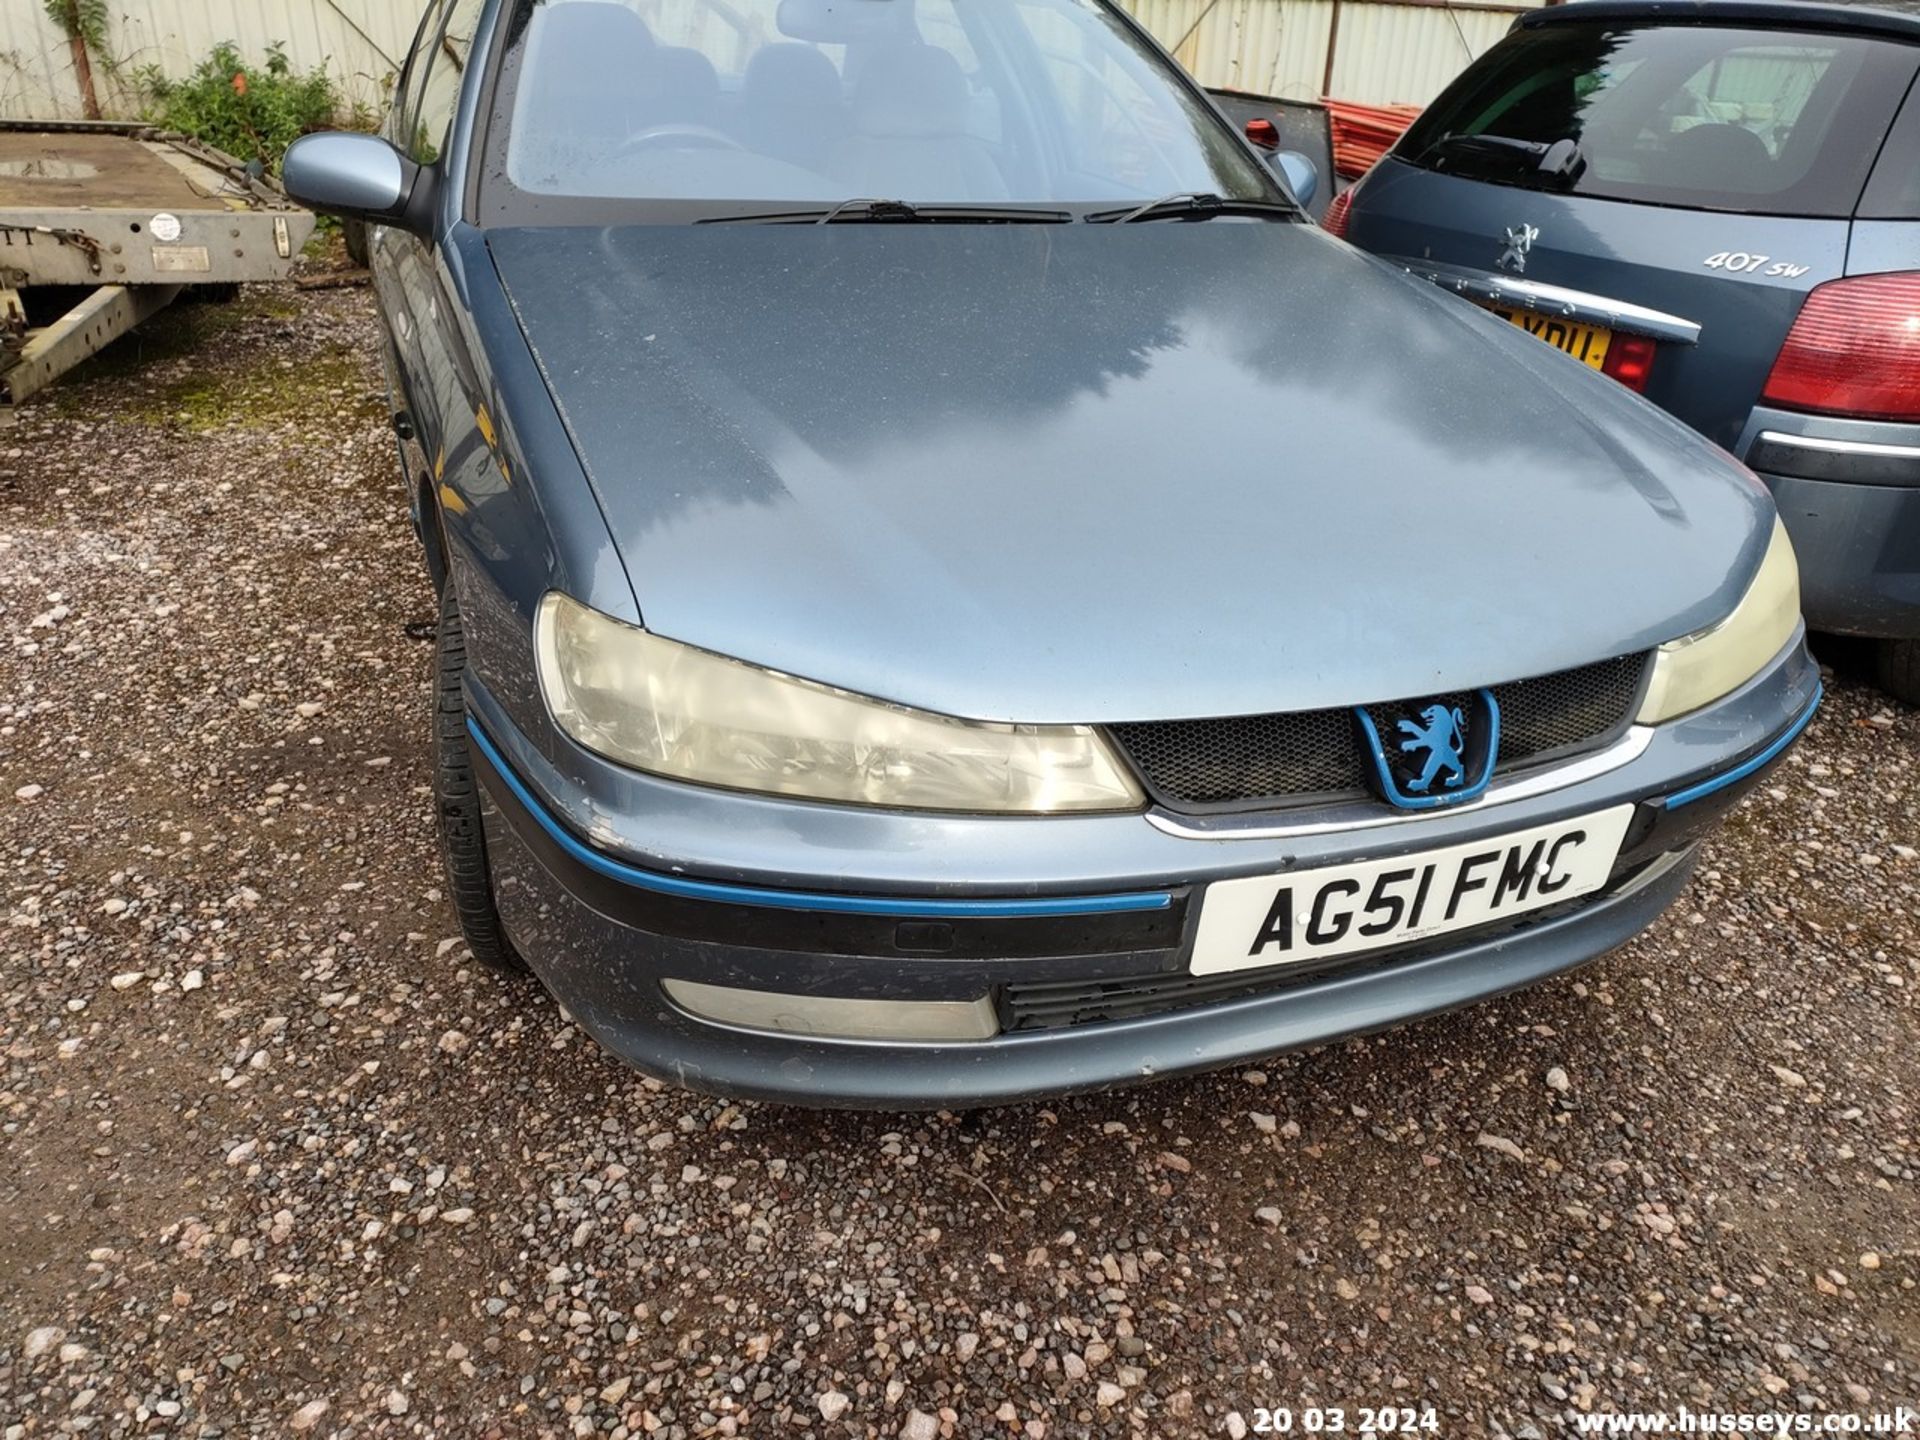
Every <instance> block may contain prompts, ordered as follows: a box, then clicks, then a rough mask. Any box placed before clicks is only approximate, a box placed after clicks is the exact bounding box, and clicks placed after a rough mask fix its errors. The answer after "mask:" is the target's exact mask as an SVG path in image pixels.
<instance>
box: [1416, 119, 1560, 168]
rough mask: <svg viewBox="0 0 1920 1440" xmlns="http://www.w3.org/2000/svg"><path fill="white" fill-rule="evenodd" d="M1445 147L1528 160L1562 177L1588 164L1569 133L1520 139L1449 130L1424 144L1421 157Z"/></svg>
mask: <svg viewBox="0 0 1920 1440" xmlns="http://www.w3.org/2000/svg"><path fill="white" fill-rule="evenodd" d="M1446 150H1464V151H1466V152H1468V153H1469V154H1478V155H1486V156H1490V157H1492V158H1495V159H1499V160H1511V161H1517V162H1521V163H1523V164H1524V163H1526V162H1529V161H1530V162H1532V163H1531V164H1530V165H1528V166H1527V168H1529V169H1531V170H1533V171H1534V172H1535V173H1536V174H1540V175H1547V176H1551V177H1553V178H1555V179H1562V180H1571V179H1574V178H1575V177H1577V176H1578V175H1579V173H1580V172H1581V171H1582V170H1584V169H1586V166H1587V162H1586V158H1585V157H1584V156H1582V155H1581V153H1580V142H1579V141H1577V140H1575V139H1573V138H1572V137H1571V136H1567V137H1565V138H1563V139H1559V140H1521V139H1518V138H1516V137H1515V136H1512V135H1468V134H1466V133H1464V132H1463V131H1459V130H1450V131H1448V132H1447V133H1446V134H1445V135H1442V136H1441V137H1440V138H1439V139H1437V140H1435V141H1434V142H1433V143H1432V144H1431V145H1429V146H1427V148H1426V149H1425V150H1424V151H1423V152H1422V153H1421V158H1422V159H1425V158H1426V157H1427V156H1428V155H1432V154H1434V153H1435V152H1436V151H1446Z"/></svg>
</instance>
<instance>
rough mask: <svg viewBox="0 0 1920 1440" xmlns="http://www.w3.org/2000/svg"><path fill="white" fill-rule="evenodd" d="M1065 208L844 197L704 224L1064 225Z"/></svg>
mask: <svg viewBox="0 0 1920 1440" xmlns="http://www.w3.org/2000/svg"><path fill="white" fill-rule="evenodd" d="M1072 219H1073V215H1072V214H1071V213H1070V212H1069V211H1066V210H1048V209H1045V208H1041V207H1036V206H1031V205H909V204H908V203H907V202H906V201H904V200H870V199H866V198H864V197H860V198H855V199H852V200H842V201H841V202H840V203H839V204H838V205H832V206H829V207H827V208H825V209H820V210H769V211H764V212H756V213H754V214H750V215H709V216H708V217H707V218H706V219H704V220H702V221H700V223H701V224H702V225H855V224H908V225H915V224H917V225H1065V224H1066V223H1068V222H1069V221H1071V220H1072Z"/></svg>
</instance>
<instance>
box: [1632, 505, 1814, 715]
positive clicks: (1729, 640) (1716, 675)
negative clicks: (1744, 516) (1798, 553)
mask: <svg viewBox="0 0 1920 1440" xmlns="http://www.w3.org/2000/svg"><path fill="white" fill-rule="evenodd" d="M1799 623H1800V566H1799V563H1798V562H1797V561H1796V560H1795V559H1794V556H1793V542H1792V541H1791V540H1789V539H1788V538H1787V527H1786V526H1784V525H1782V524H1781V523H1780V521H1779V519H1778V518H1776V519H1775V520H1774V522H1773V541H1772V543H1771V544H1769V545H1768V547H1767V556H1766V559H1764V560H1762V561H1761V562H1760V573H1759V574H1757V575H1755V576H1754V577H1753V583H1752V584H1751V585H1749V586H1748V587H1747V593H1746V594H1745V595H1743V596H1742V597H1741V599H1740V603H1739V604H1738V605H1737V606H1735V607H1734V611H1733V614H1731V615H1729V616H1728V617H1727V618H1726V619H1725V620H1723V621H1721V622H1720V623H1719V624H1718V625H1715V626H1714V627H1713V628H1712V629H1710V630H1701V631H1698V632H1696V633H1695V634H1692V635H1686V636H1682V637H1681V638H1680V639H1678V640H1673V641H1669V642H1668V643H1667V644H1665V645H1662V646H1661V647H1660V649H1659V650H1658V651H1657V652H1656V653H1655V656H1654V662H1653V680H1652V683H1651V684H1649V685H1648V687H1647V698H1646V701H1645V703H1643V704H1642V705H1641V707H1640V723H1641V724H1642V725H1657V724H1659V723H1660V722H1661V721H1663V720H1671V719H1673V718H1674V717H1675V716H1678V715H1685V714H1687V713H1688V712H1689V711H1692V710H1698V709H1699V708H1700V707H1701V706H1702V705H1709V704H1711V703H1712V702H1713V701H1715V700H1718V699H1719V698H1720V697H1721V696H1722V695H1726V694H1729V693H1731V692H1732V691H1734V690H1737V689H1739V688H1740V687H1741V686H1742V685H1744V684H1746V683H1747V681H1749V680H1751V679H1752V678H1753V677H1754V676H1755V675H1757V674H1759V673H1760V667H1761V666H1763V665H1765V664H1766V663H1767V662H1768V661H1769V660H1771V659H1773V657H1774V656H1776V655H1778V654H1779V653H1780V652H1781V650H1782V649H1784V648H1785V647H1786V644H1787V642H1788V641H1789V640H1791V639H1792V638H1793V632H1794V629H1795V627H1797V626H1798V625H1799Z"/></svg>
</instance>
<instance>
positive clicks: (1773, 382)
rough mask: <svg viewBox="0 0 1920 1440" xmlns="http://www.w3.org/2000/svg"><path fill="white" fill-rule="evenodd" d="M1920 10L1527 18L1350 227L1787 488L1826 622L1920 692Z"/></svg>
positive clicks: (1794, 529) (1365, 194)
mask: <svg viewBox="0 0 1920 1440" xmlns="http://www.w3.org/2000/svg"><path fill="white" fill-rule="evenodd" d="M1916 76H1920V10H1917V9H1916V8H1915V7H1913V6H1912V5H1903V4H1899V3H1897V0H1885V3H1878V4H1876V3H1867V4H1858V5H1853V4H1848V5H1832V4H1803V3H1799V0H1747V3H1742V4H1738V5H1731V4H1724V5H1723V4H1707V5H1671V4H1667V3H1665V0H1582V3H1581V4H1578V5H1552V6H1548V7H1545V8H1542V9H1539V10H1530V11H1527V12H1525V13H1524V14H1523V15H1522V16H1521V18H1520V19H1519V20H1518V21H1516V22H1515V25H1514V29H1513V32H1512V33H1511V34H1510V35H1509V36H1508V37H1507V38H1506V39H1505V40H1503V41H1502V42H1501V43H1500V44H1498V45H1496V46H1494V47H1493V49H1491V50H1489V51H1488V52H1487V53H1486V54H1485V55H1483V56H1481V57H1480V59H1478V60H1476V61H1475V62H1474V63H1473V64H1472V65H1469V66H1468V67H1467V69H1466V71H1465V72H1464V73H1463V74H1462V75H1461V76H1460V78H1459V79H1458V80H1456V81H1455V82H1454V83H1453V84H1452V85H1451V86H1449V87H1448V89H1447V91H1446V93H1445V94H1443V95H1441V96H1440V98H1439V99H1437V100H1435V101H1434V102H1433V104H1432V105H1431V106H1429V107H1428V108H1427V110H1426V112H1425V113H1424V114H1423V115H1422V116H1421V117H1420V118H1419V120H1417V121H1416V122H1415V123H1414V125H1413V126H1412V128H1411V129H1409V130H1408V131H1407V133H1406V135H1405V136H1404V137H1403V139H1402V140H1401V141H1400V143H1399V144H1398V145H1396V146H1395V147H1394V149H1393V151H1392V152H1391V153H1390V154H1389V155H1388V156H1387V158H1386V159H1385V160H1384V161H1382V162H1381V163H1380V164H1379V165H1377V166H1375V167H1374V169H1373V170H1372V171H1371V172H1370V173H1369V174H1368V175H1367V177H1366V178H1365V179H1364V180H1363V181H1362V182H1361V183H1360V184H1359V185H1357V186H1356V187H1355V188H1353V189H1352V190H1349V191H1347V192H1346V193H1344V194H1343V195H1341V196H1339V197H1338V198H1337V199H1336V200H1335V201H1334V203H1333V206H1332V207H1331V208H1330V210H1329V212H1328V218H1329V222H1330V224H1331V225H1332V226H1333V227H1334V228H1335V230H1336V231H1338V232H1339V233H1342V234H1344V235H1345V236H1346V237H1347V238H1348V239H1350V240H1352V241H1353V242H1354V243H1355V244H1357V245H1359V246H1361V247H1362V248H1364V249H1367V250H1371V251H1374V252H1375V253H1377V254H1379V255H1381V256H1382V257H1384V258H1387V259H1389V260H1392V261H1394V262H1395V263H1397V264H1400V265H1402V266H1404V267H1405V268H1407V269H1408V270H1411V271H1412V272H1414V273H1416V274H1419V275H1422V276H1425V277H1427V278H1428V279H1431V280H1433V281H1435V282H1436V283H1437V284H1440V285H1442V286H1444V287H1445V288H1446V289H1448V290H1452V291H1456V292H1458V293H1460V294H1462V295H1464V296H1466V297H1467V298H1468V299H1470V300H1473V301H1475V302H1477V303H1479V304H1481V305H1484V306H1486V307H1488V308H1489V309H1492V310H1494V311H1495V312H1496V313H1498V314H1499V315H1501V316H1502V317H1503V318H1505V319H1507V320H1509V321H1511V322H1512V323H1513V324H1515V325H1518V326H1520V327H1521V328H1522V329H1524V330H1525V331H1526V332H1527V333H1528V334H1530V335H1533V336H1535V337H1536V338H1538V339H1541V340H1545V341H1546V342H1547V343H1548V344H1550V345H1552V346H1554V347H1556V348H1557V349H1560V350H1564V351H1566V352H1567V353H1568V354H1570V355H1572V356H1573V357H1574V358H1575V359H1577V360H1581V361H1583V362H1585V363H1586V364H1587V365H1590V366H1591V367H1593V368H1594V369H1596V370H1601V371H1604V372H1605V373H1607V374H1609V375H1612V376H1614V377H1615V378H1616V379H1618V380H1620V381H1622V382H1623V383H1625V384H1627V385H1629V386H1631V387H1632V388H1634V389H1636V390H1639V391H1640V392H1641V393H1642V394H1644V395H1646V397H1647V398H1648V399H1649V400H1652V401H1655V402H1656V403H1658V404H1660V405H1662V406H1664V407H1665V408H1667V409H1668V410H1670V411H1672V412H1673V413H1674V414H1675V415H1677V416H1679V417H1680V418H1681V419H1682V420H1684V421H1686V422H1687V423H1688V424H1689V425H1692V426H1693V427H1694V428H1696V429H1698V430H1699V431H1701V432H1702V433H1703V434H1705V435H1706V436H1707V437H1708V438H1709V439H1712V440H1715V441H1718V442H1719V443H1720V444H1722V445H1724V446H1726V447H1727V449H1729V450H1731V451H1732V452H1733V453H1734V454H1736V455H1738V456H1740V457H1741V458H1742V459H1743V460H1745V461H1746V462H1747V463H1748V464H1749V465H1751V466H1752V467H1753V468H1754V469H1755V470H1756V471H1757V472H1759V474H1760V475H1761V477H1762V478H1763V479H1764V480H1765V481H1766V483H1767V485H1768V486H1769V487H1770V488H1771V489H1772V491H1773V494H1774V498H1775V501H1776V503H1777V504H1778V505H1779V507H1780V514H1781V518H1782V520H1783V521H1784V522H1785V524H1786V527H1787V533H1788V534H1789V535H1791V536H1792V537H1793V543H1794V545H1795V546H1796V547H1797V548H1798V551H1799V557H1800V561H1801V565H1802V570H1803V573H1804V577H1805V582H1806V614H1807V621H1808V623H1809V624H1811V625H1812V626H1814V627H1815V629H1817V630H1832V631H1837V632H1840V633H1843V634H1851V635H1861V636H1866V637H1869V638H1871V639H1873V640H1875V641H1877V642H1878V643H1877V645H1876V647H1875V648H1876V650H1877V651H1878V655H1879V662H1880V664H1879V668H1880V679H1881V683H1882V685H1883V686H1884V687H1885V688H1886V689H1887V690H1888V691H1889V692H1890V693H1892V694H1894V695H1896V696H1898V697H1900V698H1901V699H1904V700H1906V701H1907V702H1908V703H1910V704H1920V87H1917V86H1916V85H1915V83H1914V81H1915V77H1916Z"/></svg>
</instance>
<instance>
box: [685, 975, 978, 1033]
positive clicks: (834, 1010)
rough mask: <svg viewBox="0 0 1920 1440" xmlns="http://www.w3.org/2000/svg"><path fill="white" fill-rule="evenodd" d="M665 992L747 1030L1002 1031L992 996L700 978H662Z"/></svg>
mask: <svg viewBox="0 0 1920 1440" xmlns="http://www.w3.org/2000/svg"><path fill="white" fill-rule="evenodd" d="M660 985H661V988H662V989H663V990H665V991H666V992H667V998H669V999H670V1000H672V1001H673V1003H674V1004H676V1005H678V1006H679V1007H680V1008H681V1009H682V1010H685V1011H686V1012H687V1013H688V1014H690V1015H695V1016H698V1017H699V1018H700V1019H702V1020H713V1021H717V1022H718V1023H720V1024H722V1025H737V1026H739V1027H740V1028H742V1029H744V1030H765V1031H768V1032H770V1033H772V1034H775V1035H804V1036H807V1037H809V1038H811V1039H815V1040H986V1039H989V1038H991V1037H992V1036H994V1035H997V1034H999V1033H1000V1022H999V1019H998V1017H997V1016H996V1015H995V1014H994V1013H993V1001H992V1000H991V999H990V998H988V997H987V996H985V995H982V996H981V997H980V998H979V999H977V1000H847V999H842V998H840V997H838V996H833V995H788V994H783V993H781V992H779V991H775V990H741V989H738V988H736V987H735V986H732V985H705V984H702V983H701V982H699V981H697V980H663V981H661V982H660Z"/></svg>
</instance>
